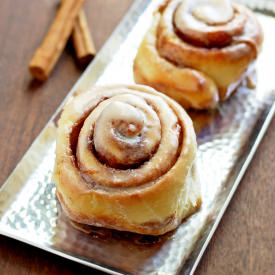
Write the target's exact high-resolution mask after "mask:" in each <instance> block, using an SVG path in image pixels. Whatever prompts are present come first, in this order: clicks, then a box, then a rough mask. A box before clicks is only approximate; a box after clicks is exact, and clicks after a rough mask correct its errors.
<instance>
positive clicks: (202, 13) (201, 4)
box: [188, 0, 234, 25]
mask: <svg viewBox="0 0 275 275" xmlns="http://www.w3.org/2000/svg"><path fill="white" fill-rule="evenodd" d="M188 2H189V3H190V0H189V1H188ZM190 5H191V9H192V14H193V16H195V17H196V18H197V19H199V20H201V21H203V22H205V23H207V24H209V25H212V24H213V25H219V24H225V23H227V22H228V21H230V20H231V19H232V18H233V15H234V11H233V8H232V5H231V2H230V0H195V1H194V0H192V1H191V3H190Z"/></svg>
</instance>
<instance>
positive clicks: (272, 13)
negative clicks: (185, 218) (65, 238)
mask: <svg viewBox="0 0 275 275" xmlns="http://www.w3.org/2000/svg"><path fill="white" fill-rule="evenodd" d="M240 2H243V1H240ZM245 2H247V1H245ZM263 2H265V3H268V1H267V0H265V1H263ZM249 4H250V3H249ZM253 4H254V5H253ZM257 4H259V2H258V1H255V2H254V3H251V6H250V5H249V6H250V8H251V9H253V10H255V11H256V12H258V13H261V14H264V15H266V16H269V17H273V18H275V3H273V4H274V9H273V7H272V8H271V7H268V8H266V7H265V6H264V5H263V8H262V7H261V6H260V7H258V6H257ZM142 5H143V6H144V9H140V12H139V13H137V14H136V15H137V19H136V20H133V19H132V17H133V15H134V14H135V12H136V11H137V10H139V9H137V7H140V6H142ZM149 5H150V1H146V0H134V2H133V4H132V5H131V6H130V8H129V9H128V10H127V11H126V13H125V15H124V16H123V17H122V19H121V20H120V22H119V23H118V25H117V26H116V27H115V29H114V31H113V32H112V34H111V35H110V36H109V38H108V39H107V40H106V42H105V43H104V45H103V46H102V48H101V50H100V51H99V52H98V54H97V56H96V57H95V58H94V60H93V62H91V63H90V64H89V65H88V67H87V68H86V69H85V71H84V72H83V73H82V74H81V75H80V77H79V78H78V80H77V81H76V82H75V84H74V85H73V86H72V88H71V89H70V91H69V92H68V94H67V95H66V96H65V97H64V99H63V100H62V101H61V103H60V105H59V106H58V107H57V109H56V110H55V112H54V113H53V114H52V115H51V116H50V118H49V120H48V122H47V123H46V124H45V126H44V127H43V128H42V129H41V131H40V133H39V134H38V135H37V136H36V137H35V139H34V140H33V142H32V143H31V145H30V146H29V147H28V148H27V149H26V151H25V153H24V154H23V156H22V157H21V159H20V160H19V161H18V163H17V164H16V166H15V167H14V168H13V170H12V172H11V173H10V175H9V176H8V177H7V178H6V179H5V180H4V181H3V183H2V185H1V186H0V193H1V192H3V191H4V189H5V188H6V186H7V185H8V184H9V180H10V178H11V177H12V176H13V174H14V173H15V171H16V169H17V168H18V166H19V165H20V163H21V162H22V161H23V160H24V158H25V157H26V155H27V154H28V152H29V150H30V149H31V148H32V147H33V146H34V144H35V143H36V142H37V141H38V139H39V138H40V137H41V135H42V134H43V132H44V130H45V129H46V128H47V127H49V126H50V124H51V123H52V122H53V121H54V119H55V117H56V116H57V115H58V114H59V112H60V111H61V110H62V108H63V106H64V104H65V103H66V101H67V100H68V98H69V97H71V96H73V95H74V94H75V93H76V92H77V91H78V90H79V89H80V90H82V89H83V87H81V86H82V83H83V82H85V80H86V78H87V77H88V76H89V74H90V72H91V71H92V70H93V67H96V66H98V65H97V64H99V63H100V64H101V70H97V71H96V72H94V73H93V74H94V76H93V77H94V78H96V79H97V77H98V76H99V75H100V74H101V72H102V69H103V70H104V68H105V67H106V66H107V65H108V63H109V61H107V60H106V58H107V59H108V56H110V55H109V54H108V47H109V45H112V49H114V48H115V51H117V50H118V49H119V47H120V45H121V44H122V43H123V41H125V38H122V37H120V36H119V33H120V32H121V31H123V29H125V28H127V31H128V32H130V31H131V30H132V29H133V27H134V26H135V25H136V23H137V20H138V18H139V17H140V16H141V15H142V13H143V12H144V10H145V9H146V7H147V6H149ZM259 5H260V4H259ZM127 22H130V24H128V25H127V24H126V23H127ZM102 56H103V57H104V58H105V60H104V62H102ZM91 82H93V80H92V81H90V85H91ZM84 87H85V84H84ZM273 91H275V87H274V90H273ZM264 113H265V115H264V116H263V117H262V116H261V117H260V119H264V120H263V124H261V125H260V127H259V132H258V133H256V134H255V135H253V143H252V144H251V146H250V148H249V149H248V154H247V155H246V159H245V160H244V161H243V162H242V163H241V162H238V161H237V162H236V165H240V169H239V170H238V173H237V175H236V178H235V179H234V180H233V181H234V183H233V185H232V188H231V190H230V192H229V194H228V196H227V197H226V200H225V202H224V204H223V205H222V207H221V209H220V211H219V212H218V215H217V217H216V218H215V221H214V223H213V224H212V225H211V228H210V230H209V233H208V234H207V237H206V238H205V240H204V242H203V245H202V247H201V249H200V250H199V253H198V254H197V256H196V259H195V261H194V263H193V265H192V267H191V269H189V270H186V271H187V273H188V274H191V275H193V274H194V272H195V271H196V268H197V267H198V264H199V263H200V261H201V258H202V257H203V255H204V252H205V250H206V248H207V246H208V244H209V242H210V240H211V239H212V237H213V235H214V233H215V231H216V229H217V227H218V225H219V223H220V221H221V219H222V217H223V215H224V213H225V211H226V209H227V207H228V206H229V204H230V201H231V199H232V198H233V196H234V194H235V192H236V190H237V188H238V186H239V184H240V182H241V180H242V178H243V176H244V174H245V173H246V171H247V168H248V166H249V164H250V163H251V161H252V159H253V157H254V155H255V153H256V151H257V148H258V147H259V145H260V143H261V141H262V139H263V137H264V135H265V133H266V131H267V130H268V127H269V125H270V123H271V121H272V118H273V116H274V113H275V102H273V103H271V104H270V106H269V108H268V109H265V110H264ZM0 235H2V236H6V237H9V238H11V239H14V240H17V241H20V242H23V243H25V244H28V245H31V246H33V247H36V248H39V249H42V250H44V251H46V252H49V253H52V254H54V255H57V256H60V257H62V258H65V259H68V260H71V261H74V262H77V263H80V264H83V265H85V266H88V267H91V268H94V269H96V270H99V271H102V272H105V273H107V274H115V275H123V274H128V273H126V272H123V273H122V272H119V271H116V270H115V268H113V267H108V266H104V265H103V264H96V263H93V262H89V261H88V260H85V259H81V258H78V257H76V256H73V255H70V254H69V253H66V252H62V251H61V250H58V249H54V248H51V247H49V246H48V245H46V244H45V245H39V244H37V243H35V242H33V241H31V240H26V239H24V238H23V237H21V236H18V235H16V234H14V233H11V231H10V232H8V231H6V230H3V229H2V228H1V227H0ZM182 267H183V266H181V268H180V269H182ZM111 268H112V269H111ZM182 272H183V273H184V274H185V271H184V270H180V271H179V273H182Z"/></svg>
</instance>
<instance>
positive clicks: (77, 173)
mask: <svg viewBox="0 0 275 275" xmlns="http://www.w3.org/2000/svg"><path fill="white" fill-rule="evenodd" d="M57 136H58V137H57V146H56V162H55V174H54V179H55V182H56V184H57V196H58V198H59V201H60V203H61V206H62V207H63V209H64V210H65V213H67V215H68V216H69V217H70V218H71V219H72V220H74V221H76V222H78V223H82V224H88V225H94V226H102V227H106V228H113V229H117V230H123V231H131V232H136V233H141V234H149V235H160V234H163V233H165V232H168V231H170V230H172V229H174V228H176V227H177V226H178V225H179V223H180V222H181V221H182V219H183V218H185V217H187V216H188V215H190V214H192V213H193V212H194V211H195V210H196V209H198V207H199V206H200V203H201V198H200V188H199V183H198V180H197V173H196V169H195V156H196V150H197V145H196V138H195V134H194V129H193V125H192V122H191V120H190V118H189V117H188V115H187V114H186V113H185V111H184V110H183V109H182V107H181V106H180V105H178V104H177V103H176V102H175V101H173V100H171V99H170V98H168V97H167V96H165V95H163V94H161V93H158V92H157V91H155V90H154V89H152V88H149V87H146V86H142V85H132V86H105V87H95V88H92V89H91V90H90V91H88V92H86V93H83V94H81V95H78V96H76V97H75V98H73V99H72V100H71V101H69V102H68V103H67V104H66V106H65V107H64V110H63V112H62V115H61V118H60V120H59V122H58V135H57Z"/></svg>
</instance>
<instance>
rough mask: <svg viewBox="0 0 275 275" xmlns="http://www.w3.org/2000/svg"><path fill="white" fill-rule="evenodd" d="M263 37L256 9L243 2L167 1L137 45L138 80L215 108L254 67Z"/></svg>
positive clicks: (184, 100)
mask: <svg viewBox="0 0 275 275" xmlns="http://www.w3.org/2000/svg"><path fill="white" fill-rule="evenodd" d="M262 41H263V33H262V29H261V27H260V25H259V23H258V21H257V19H256V17H255V15H254V14H253V13H252V12H251V11H250V10H249V9H247V8H246V7H244V6H242V5H239V4H235V3H231V2H230V1H229V0H169V1H165V3H164V4H163V5H162V6H161V7H160V8H159V9H158V10H157V11H156V12H155V14H154V19H153V23H152V26H151V27H150V29H149V31H148V32H147V34H146V35H145V37H144V40H143V42H142V43H141V45H140V48H139V50H138V53H137V56H136V58H135V62H134V76H135V80H136V82H137V83H141V84H147V85H149V86H152V87H154V88H156V89H158V90H159V91H161V92H163V93H166V94H167V95H169V96H171V97H172V98H174V99H175V100H177V101H178V102H179V103H180V104H181V105H183V106H184V107H185V108H194V109H209V108H213V107H215V106H216V105H217V103H218V102H220V101H224V100H226V99H227V98H228V97H229V96H230V95H231V94H232V92H233V91H234V90H236V88H237V87H238V85H239V84H240V83H241V82H242V80H244V79H245V77H246V76H248V75H249V74H250V73H251V71H252V69H253V67H254V66H253V64H254V63H255V62H254V61H255V60H256V58H257V56H258V53H259V51H260V49H261V45H262Z"/></svg>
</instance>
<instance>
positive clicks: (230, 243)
mask: <svg viewBox="0 0 275 275" xmlns="http://www.w3.org/2000/svg"><path fill="white" fill-rule="evenodd" d="M131 3H132V0H106V1H102V0H87V1H86V4H85V10H86V13H87V15H88V21H89V25H90V27H91V30H92V33H93V37H94V40H95V44H96V48H97V49H100V47H101V46H102V45H103V43H104V42H105V40H106V39H107V38H108V36H109V35H110V34H111V32H112V30H113V29H114V27H115V26H116V25H117V23H118V22H119V21H120V19H121V18H122V16H123V15H124V14H125V12H126V11H127V9H128V8H129V6H130V5H131ZM56 6H57V0H40V1H35V0H14V1H10V0H1V1H0V18H1V19H0V54H1V55H0V87H1V88H0V96H1V100H0V132H1V135H0V144H1V146H0V156H1V162H0V170H1V171H2V172H1V174H0V185H1V184H2V183H3V182H4V181H5V179H6V178H7V176H8V175H9V174H10V173H11V172H12V170H13V168H14V167H15V165H16V164H17V162H18V161H19V160H20V159H21V157H22V155H23V154H24V152H25V151H26V150H27V149H28V147H29V145H30V144H31V143H32V141H33V140H34V138H35V137H36V136H37V135H38V133H39V132H40V130H41V129H42V128H43V126H44V125H45V123H46V122H47V121H48V119H49V118H50V116H51V115H52V113H53V112H54V111H55V109H56V108H57V107H58V105H59V104H60V102H61V101H62V99H63V98H64V96H65V95H66V93H67V92H68V91H69V90H70V88H71V87H72V85H73V84H74V83H75V81H76V80H77V79H78V78H79V76H80V75H81V73H82V71H81V69H79V68H78V67H77V66H76V65H75V62H74V57H73V50H72V48H71V47H70V46H69V47H67V49H66V51H65V52H64V53H63V54H62V56H61V59H60V60H59V62H58V65H57V66H56V68H55V70H54V72H53V74H52V76H51V77H50V79H49V80H48V81H47V82H46V83H44V84H43V85H40V84H38V83H37V82H35V81H32V80H31V77H30V75H29V73H28V69H27V65H28V62H29V60H30V58H31V56H32V54H33V52H34V50H35V48H36V46H37V45H38V44H39V42H40V41H41V39H42V37H43V35H44V34H45V32H46V30H47V27H48V25H49V24H50V21H51V19H52V18H53V16H54V13H55V9H56ZM274 141H275V123H274V120H273V122H272V123H271V126H270V127H269V130H268V131H267V134H266V135H265V137H264V139H263V141H262V143H261V145H260V147H259V148H258V151H257V153H256V155H255V157H254V159H253V161H252V163H251V165H250V167H249V168H248V170H247V172H246V174H245V176H244V178H243V180H242V182H241V184H240V186H239V188H238V190H237V192H236V194H235V196H234V198H233V200H232V201H231V203H230V206H229V208H228V210H227V211H226V213H225V215H224V217H223V219H222V221H221V223H220V225H219V227H218V229H217V231H216V233H215V235H214V237H213V238H212V240H211V242H210V245H209V246H208V248H207V251H206V253H205V255H204V257H203V259H202V261H201V263H200V264H199V267H198V269H197V272H196V274H211V275H213V274H223V275H225V274H250V275H252V274H255V275H259V274H275V249H274V248H275V241H274V240H275V221H274V217H275V215H274V201H275V181H274V178H275V167H274V163H275V157H274V156H275V152H274V149H275V146H274ZM0 274H28V275H31V274H51V275H54V274H95V271H94V270H92V269H90V268H87V267H84V266H82V265H80V264H77V263H73V262H71V261H69V260H66V259H62V258H60V257H58V256H55V255H52V254H50V253H47V252H44V251H42V250H39V249H37V248H33V247H31V246H29V245H26V244H23V243H20V242H18V241H15V240H12V239H9V238H6V237H3V236H0Z"/></svg>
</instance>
